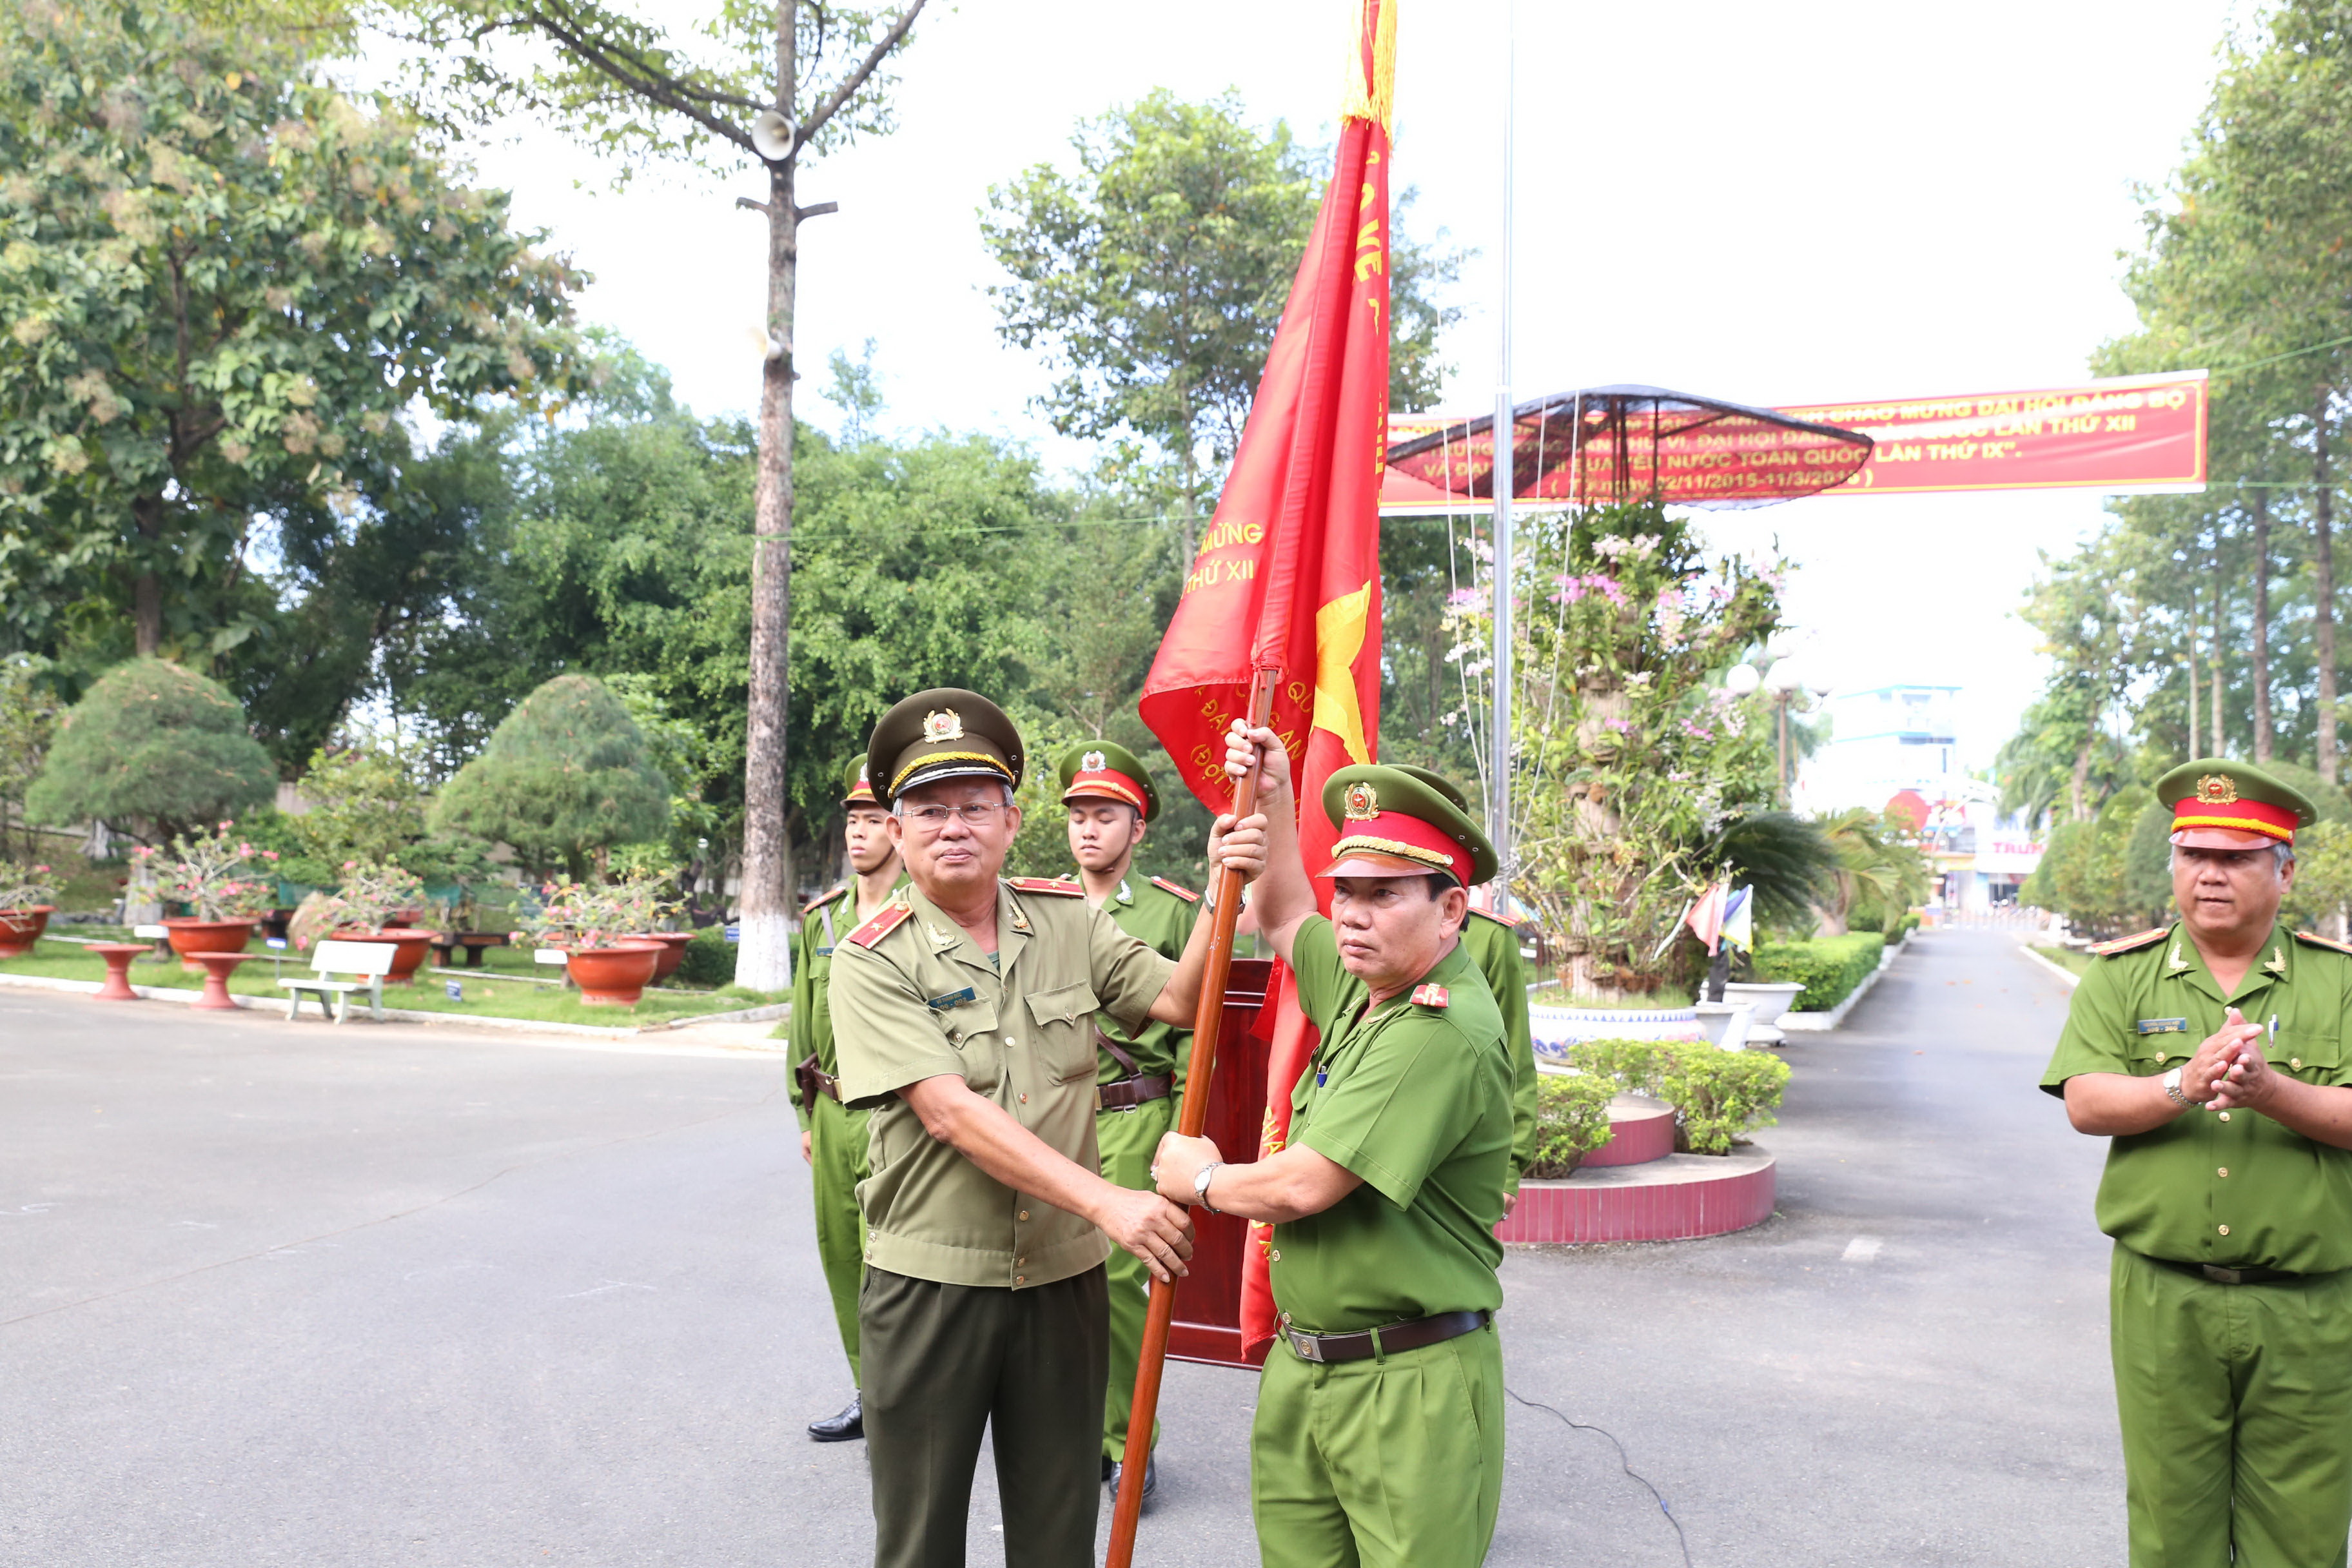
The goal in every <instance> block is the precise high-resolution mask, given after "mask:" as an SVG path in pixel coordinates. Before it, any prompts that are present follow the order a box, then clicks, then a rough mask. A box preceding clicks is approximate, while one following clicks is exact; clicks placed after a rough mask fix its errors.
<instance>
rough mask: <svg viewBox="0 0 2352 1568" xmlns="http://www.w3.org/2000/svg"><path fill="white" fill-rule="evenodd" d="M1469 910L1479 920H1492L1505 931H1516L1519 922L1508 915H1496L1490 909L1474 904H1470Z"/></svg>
mask: <svg viewBox="0 0 2352 1568" xmlns="http://www.w3.org/2000/svg"><path fill="white" fill-rule="evenodd" d="M1470 912H1471V913H1472V914H1474V915H1476V916H1477V917H1478V918H1479V919H1481V920H1488V921H1494V922H1495V923H1496V925H1498V926H1501V927H1502V928H1503V929H1504V930H1505V931H1517V930H1518V929H1519V922H1518V921H1515V920H1513V919H1512V918H1511V917H1510V916H1508V915H1498V914H1496V912H1495V911H1494V910H1482V909H1480V908H1479V907H1478V906H1477V905H1475V904H1473V905H1471V906H1470Z"/></svg>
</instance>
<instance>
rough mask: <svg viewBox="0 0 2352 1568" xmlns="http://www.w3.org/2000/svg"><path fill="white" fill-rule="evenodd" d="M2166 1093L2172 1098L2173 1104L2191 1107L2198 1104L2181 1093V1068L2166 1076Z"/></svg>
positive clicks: (2174, 1069)
mask: <svg viewBox="0 0 2352 1568" xmlns="http://www.w3.org/2000/svg"><path fill="white" fill-rule="evenodd" d="M2164 1092H2165V1093H2167V1094H2168V1095H2170V1096H2171V1097H2172V1102H2173V1103H2174V1104H2175V1105H2179V1106H2191V1105H2194V1104H2196V1103H2197V1102H2196V1101H2195V1100H2191V1099H2189V1097H2188V1096H2187V1095H2185V1094H2183V1093H2181V1092H2180V1069H2179V1068H2173V1069H2172V1070H2171V1071H2170V1072H2168V1073H2166V1074H2165V1075H2164Z"/></svg>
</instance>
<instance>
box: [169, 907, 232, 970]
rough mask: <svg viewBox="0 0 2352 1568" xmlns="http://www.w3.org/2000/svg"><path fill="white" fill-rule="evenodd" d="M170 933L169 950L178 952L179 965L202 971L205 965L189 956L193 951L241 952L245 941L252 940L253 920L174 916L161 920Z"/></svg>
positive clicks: (186, 968)
mask: <svg viewBox="0 0 2352 1568" xmlns="http://www.w3.org/2000/svg"><path fill="white" fill-rule="evenodd" d="M163 930H164V931H166V932H168V933H169V934H170V937H171V942H172V951H173V952H176V953H178V954H179V955H180V967H181V968H183V969H184V970H186V971H187V972H188V973H191V974H202V973H204V972H205V966H204V965H203V964H201V963H197V962H196V961H195V960H194V959H193V958H191V957H189V956H188V955H189V954H190V953H194V952H244V951H245V944H246V943H247V942H251V941H252V940H253V919H252V917H251V916H249V915H248V916H247V918H245V919H244V920H241V921H200V920H197V919H195V918H194V917H193V916H189V915H174V916H173V917H172V918H171V919H169V920H167V921H164V922H163Z"/></svg>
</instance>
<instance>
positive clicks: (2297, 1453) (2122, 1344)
mask: <svg viewBox="0 0 2352 1568" xmlns="http://www.w3.org/2000/svg"><path fill="white" fill-rule="evenodd" d="M2108 1314H2109V1339H2110V1342H2111V1345H2112V1349H2113V1352H2114V1356H2115V1367H2116V1406H2117V1408H2118V1410H2119V1412H2120V1414H2121V1415H2122V1419H2123V1440H2124V1478H2125V1480H2124V1485H2125V1495H2126V1503H2127V1507H2128V1512H2129V1517H2130V1522H2131V1565H2132V1568H2228V1565H2230V1564H2233V1563H2234V1564H2235V1565H2236V1568H2344V1565H2345V1542H2346V1535H2347V1530H2352V1270H2347V1271H2346V1272H2343V1273H2338V1274H2327V1275H2315V1276H2313V1277H2310V1278H2308V1279H2304V1280H2301V1281H2297V1282H2283V1283H2279V1284H2271V1285H2221V1284H2216V1283H2214V1282H2212V1281H2210V1280H2207V1279H2199V1278H2196V1277H2195V1276H2192V1275H2189V1274H2184V1273H2181V1272H2179V1270H2177V1269H2172V1268H2166V1267H2165V1266H2164V1265H2162V1264H2160V1263H2156V1262H2152V1261H2150V1260H2149V1259H2147V1258H2143V1257H2141V1256H2140V1255H2139V1254H2138V1253H2137V1252H2134V1251H2132V1250H2131V1249H2130V1248H2129V1247H2123V1246H2120V1245H2119V1246H2117V1247H2116V1253H2115V1260H2114V1264H2113V1267H2112V1271H2111V1282H2110V1289H2109V1293H2108Z"/></svg>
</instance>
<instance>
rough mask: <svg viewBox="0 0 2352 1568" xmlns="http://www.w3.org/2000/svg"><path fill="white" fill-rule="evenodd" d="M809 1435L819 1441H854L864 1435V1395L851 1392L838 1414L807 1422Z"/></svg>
mask: <svg viewBox="0 0 2352 1568" xmlns="http://www.w3.org/2000/svg"><path fill="white" fill-rule="evenodd" d="M809 1436H811V1437H813V1438H814V1439H815V1440H816V1441H817V1442H820V1443H854V1442H856V1440H857V1439H858V1438H860V1437H863V1436H866V1396H865V1395H864V1394H851V1395H850V1396H849V1405H848V1407H847V1408H846V1409H845V1410H843V1411H842V1413H841V1414H840V1415H828V1416H825V1417H824V1419H823V1420H821V1421H812V1422H810V1423H809Z"/></svg>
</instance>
